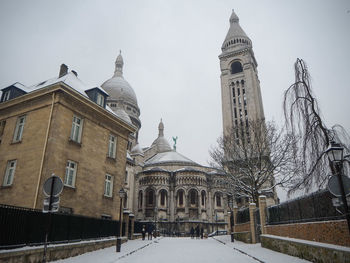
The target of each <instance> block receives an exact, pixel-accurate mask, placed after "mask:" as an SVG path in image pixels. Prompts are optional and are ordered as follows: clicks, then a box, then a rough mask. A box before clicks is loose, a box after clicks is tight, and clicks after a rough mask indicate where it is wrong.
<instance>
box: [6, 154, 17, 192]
mask: <svg viewBox="0 0 350 263" xmlns="http://www.w3.org/2000/svg"><path fill="white" fill-rule="evenodd" d="M16 163H17V160H12V161H8V162H7V166H6V171H5V177H4V184H3V185H4V186H8V185H12V183H13V177H14V176H15V170H16Z"/></svg>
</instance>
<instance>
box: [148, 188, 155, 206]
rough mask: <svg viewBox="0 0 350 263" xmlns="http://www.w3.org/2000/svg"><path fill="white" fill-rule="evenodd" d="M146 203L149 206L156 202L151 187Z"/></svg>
mask: <svg viewBox="0 0 350 263" xmlns="http://www.w3.org/2000/svg"><path fill="white" fill-rule="evenodd" d="M146 200H147V201H146V204H147V206H153V204H154V191H153V190H152V189H149V190H148V191H147V192H146Z"/></svg>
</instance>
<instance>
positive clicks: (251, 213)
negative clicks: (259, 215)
mask: <svg viewBox="0 0 350 263" xmlns="http://www.w3.org/2000/svg"><path fill="white" fill-rule="evenodd" d="M255 209H256V204H255V203H250V204H249V218H250V233H251V235H252V244H255V243H256V239H255V218H254V212H255Z"/></svg>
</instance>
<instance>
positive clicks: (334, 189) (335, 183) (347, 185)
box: [328, 175, 350, 197]
mask: <svg viewBox="0 0 350 263" xmlns="http://www.w3.org/2000/svg"><path fill="white" fill-rule="evenodd" d="M341 180H342V181H343V185H344V192H345V195H346V196H348V195H349V194H350V179H349V177H347V176H345V175H342V176H341ZM328 190H329V191H330V192H331V194H332V195H334V196H337V197H341V188H340V184H339V179H338V178H337V176H336V175H332V176H331V178H329V181H328Z"/></svg>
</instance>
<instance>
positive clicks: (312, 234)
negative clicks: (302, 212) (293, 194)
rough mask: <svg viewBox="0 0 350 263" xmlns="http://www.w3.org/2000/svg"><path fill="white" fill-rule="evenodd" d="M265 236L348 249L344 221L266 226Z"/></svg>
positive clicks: (349, 241) (349, 244)
mask: <svg viewBox="0 0 350 263" xmlns="http://www.w3.org/2000/svg"><path fill="white" fill-rule="evenodd" d="M265 229H266V234H269V235H276V236H282V237H291V238H298V239H304V240H310V241H316V242H322V243H329V244H334V245H340V246H347V247H350V235H349V231H348V227H347V222H346V220H338V221H325V222H310V223H299V224H285V225H268V226H266V227H265Z"/></svg>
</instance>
